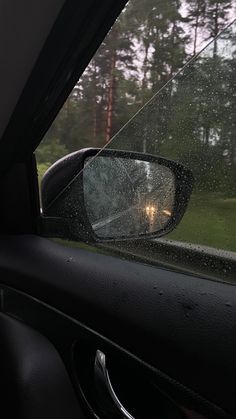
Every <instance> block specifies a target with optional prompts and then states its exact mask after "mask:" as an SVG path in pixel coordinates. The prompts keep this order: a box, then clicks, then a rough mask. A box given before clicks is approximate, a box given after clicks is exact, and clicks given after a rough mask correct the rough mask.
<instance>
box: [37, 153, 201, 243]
mask: <svg viewBox="0 0 236 419" xmlns="http://www.w3.org/2000/svg"><path fill="white" fill-rule="evenodd" d="M95 156H96V158H95ZM192 187H193V176H192V173H191V171H190V170H188V169H186V168H184V167H183V166H182V165H180V164H179V163H176V162H174V161H170V160H167V159H164V158H161V157H157V156H154V155H150V154H143V153H136V152H131V151H120V150H113V149H102V150H100V149H94V148H88V149H83V150H79V151H76V152H74V153H72V154H69V155H67V156H65V157H63V158H62V159H60V160H58V161H57V162H56V163H54V164H53V165H52V166H51V167H50V168H49V169H48V170H47V172H46V173H45V175H44V177H43V179H42V183H41V202H42V227H43V228H42V229H43V234H44V235H46V236H48V237H58V238H63V239H69V240H75V241H78V240H82V241H85V242H87V243H89V242H101V243H102V242H112V241H122V240H136V239H147V238H157V237H160V236H163V235H165V234H167V233H169V232H170V231H172V230H173V229H174V228H175V227H176V226H177V225H178V224H179V222H180V220H181V218H182V217H183V215H184V212H185V210H186V207H187V204H188V201H189V198H190V195H191V192H192Z"/></svg>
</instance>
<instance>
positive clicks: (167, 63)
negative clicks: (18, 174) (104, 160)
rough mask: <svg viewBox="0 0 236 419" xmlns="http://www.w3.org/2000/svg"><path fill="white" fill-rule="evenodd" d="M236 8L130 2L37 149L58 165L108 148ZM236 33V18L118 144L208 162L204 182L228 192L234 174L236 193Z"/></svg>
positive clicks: (234, 1) (165, 0) (231, 4)
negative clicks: (72, 155)
mask: <svg viewBox="0 0 236 419" xmlns="http://www.w3.org/2000/svg"><path fill="white" fill-rule="evenodd" d="M235 7H236V0H218V1H214V0H188V1H179V0H161V1H158V0H130V1H129V2H128V4H127V6H126V9H125V10H124V12H123V13H122V14H121V15H120V17H119V18H118V20H117V22H116V23H115V25H114V26H113V28H112V29H111V30H110V32H109V34H108V35H107V37H106V38H105V40H104V41H103V43H102V45H101V46H100V48H99V49H98V51H97V53H96V54H95V56H94V58H93V59H92V61H91V62H90V64H89V66H88V67H87V69H86V71H85V72H84V74H83V76H82V77H81V79H80V80H79V81H78V83H77V84H76V86H75V87H74V89H73V91H72V93H71V95H70V96H69V98H68V100H67V101H66V103H65V105H64V107H63V108H62V110H61V111H60V113H59V115H58V117H57V118H56V120H55V122H54V124H53V125H52V127H51V128H50V129H49V131H48V133H47V135H46V137H45V139H44V141H43V143H42V144H41V146H40V147H39V149H38V150H37V160H38V162H39V163H41V164H45V165H49V164H51V163H53V162H54V161H55V160H57V159H58V158H59V157H61V156H63V155H65V154H67V153H69V152H72V151H74V150H78V149H80V148H83V147H88V146H92V147H101V146H103V145H105V144H106V143H107V142H108V141H109V140H110V139H111V138H112V137H113V136H114V134H116V133H117V132H118V131H119V130H120V129H121V128H122V127H123V126H124V124H125V123H126V122H127V121H128V120H129V119H130V118H131V117H132V116H133V115H135V113H136V112H137V111H139V109H140V108H142V106H143V105H145V103H147V102H148V101H149V100H150V99H151V98H152V97H153V95H154V94H156V92H157V91H159V90H160V89H161V88H162V87H163V86H164V85H165V84H166V83H167V82H168V80H170V79H171V78H172V77H173V76H174V75H175V74H176V73H178V71H179V70H180V69H181V68H182V67H183V66H184V65H185V64H186V63H187V62H188V61H189V60H190V59H191V58H192V57H194V56H195V55H196V54H197V53H198V52H199V51H200V49H201V48H202V47H203V46H204V45H206V44H207V43H208V42H209V41H210V40H211V39H213V38H215V37H216V36H217V35H218V34H220V32H221V31H222V30H223V29H224V28H225V27H226V26H227V24H228V23H229V22H231V21H232V20H233V17H234V15H235ZM235 34H236V29H235V25H232V26H231V27H230V28H228V29H227V30H226V31H225V33H223V34H222V35H220V37H219V38H218V39H216V40H215V41H213V43H212V45H211V46H210V47H208V49H209V52H207V50H208V49H207V50H206V52H207V53H205V54H204V53H202V54H201V55H200V57H199V58H198V59H197V60H196V61H194V62H193V63H192V64H190V66H187V67H186V71H184V72H183V74H182V75H181V76H178V78H177V79H176V80H175V81H173V82H172V83H170V84H169V85H168V86H167V87H166V88H165V89H163V90H162V92H161V93H160V95H158V96H157V98H158V99H157V98H154V99H153V100H152V101H151V102H150V103H149V105H147V106H146V107H144V109H143V110H142V111H141V112H140V113H139V115H138V116H137V117H136V118H134V119H133V122H131V123H130V124H128V125H127V126H126V128H125V129H124V130H123V131H122V135H121V134H120V140H119V138H118V140H117V143H116V147H118V145H120V147H121V146H122V148H126V149H135V150H137V151H147V152H153V153H158V154H162V155H166V156H168V157H171V158H175V159H178V160H181V161H182V162H184V163H185V164H186V165H188V166H192V168H193V169H194V170H193V171H195V172H196V171H197V169H198V168H199V165H200V163H199V162H200V160H201V176H200V177H199V182H200V184H201V183H202V185H203V184H204V182H205V184H206V185H207V186H206V187H207V188H208V189H209V187H210V185H211V188H210V189H212V188H213V190H214V188H215V187H214V184H215V185H216V184H218V188H221V189H222V188H223V189H225V182H223V181H221V182H220V179H221V180H222V179H223V178H224V179H225V178H227V189H228V190H230V191H231V193H233V189H234V186H233V185H234V182H235V166H236V126H235V123H236V121H235V115H236V53H235V52H234V51H235V48H236V35H235ZM227 48H228V49H227ZM118 137H119V136H118ZM190 154H191V156H190ZM190 162H191V164H190ZM209 167H211V168H212V170H210V172H211V174H210V175H209ZM213 172H214V178H213ZM208 178H209V179H208ZM231 178H232V182H231ZM206 179H208V180H209V181H208V184H207V182H206ZM212 185H213V186H212ZM203 188H204V185H203ZM216 189H217V188H216Z"/></svg>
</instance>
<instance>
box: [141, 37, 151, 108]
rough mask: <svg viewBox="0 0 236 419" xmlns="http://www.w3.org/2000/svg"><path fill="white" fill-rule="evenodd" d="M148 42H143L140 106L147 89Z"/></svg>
mask: <svg viewBox="0 0 236 419" xmlns="http://www.w3.org/2000/svg"><path fill="white" fill-rule="evenodd" d="M149 46H150V44H149V42H146V41H145V53H144V60H143V78H142V105H144V100H145V97H144V96H145V89H146V87H147V64H148V51H149Z"/></svg>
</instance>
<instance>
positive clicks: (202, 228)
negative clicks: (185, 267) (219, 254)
mask: <svg viewBox="0 0 236 419" xmlns="http://www.w3.org/2000/svg"><path fill="white" fill-rule="evenodd" d="M166 238H168V239H173V240H181V241H185V242H190V243H194V244H199V245H201V244H202V245H206V246H211V247H215V248H218V249H224V250H230V251H234V252H236V198H228V199H223V198H221V197H219V196H217V195H213V194H212V195H199V196H197V195H195V196H194V195H193V196H192V198H191V200H190V203H189V206H188V208H187V211H186V213H185V215H184V217H183V219H182V221H181V222H180V224H179V226H178V227H177V228H176V230H174V231H173V232H172V233H171V234H169V235H168V236H166Z"/></svg>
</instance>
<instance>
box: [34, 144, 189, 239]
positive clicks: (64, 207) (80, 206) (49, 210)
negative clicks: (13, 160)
mask: <svg viewBox="0 0 236 419" xmlns="http://www.w3.org/2000/svg"><path fill="white" fill-rule="evenodd" d="M98 153H99V156H107V157H118V158H126V159H138V160H143V161H146V162H151V163H158V164H159V165H162V166H165V167H167V168H169V169H170V170H171V171H172V173H173V174H174V176H175V187H176V189H175V203H174V208H173V214H172V216H171V218H170V220H169V222H168V223H167V225H166V226H165V228H163V229H161V230H159V231H158V232H151V233H147V234H140V235H137V236H135V237H126V236H122V237H119V239H117V238H114V237H109V238H102V239H101V238H99V237H98V236H97V235H96V234H95V232H94V230H93V228H92V226H91V223H90V221H89V218H88V216H87V211H86V206H85V202H84V188H83V168H84V166H85V164H87V163H86V161H87V159H91V161H92V158H93V157H95V156H96V155H97V154H98ZM88 164H90V163H88ZM192 188H193V176H192V173H191V171H190V170H189V169H186V168H185V167H183V166H182V165H181V164H179V163H176V162H174V161H170V160H167V159H164V158H162V157H157V156H154V155H150V154H143V153H136V152H132V151H120V150H115V149H114V150H113V149H103V150H100V149H95V148H87V149H82V150H79V151H76V152H74V153H71V154H69V155H67V156H65V157H63V158H62V159H60V160H58V161H57V162H56V163H54V164H53V165H52V166H51V167H50V168H49V169H48V170H47V172H46V173H45V175H44V177H43V179H42V183H41V203H42V218H41V220H42V223H41V226H42V234H43V235H45V236H47V237H57V238H62V239H68V240H75V241H78V240H79V241H80V240H81V241H85V242H109V241H122V240H136V239H146V238H157V237H160V236H163V235H165V234H167V233H169V232H170V231H172V230H173V229H174V228H175V227H176V226H177V225H178V224H179V222H180V220H181V219H182V217H183V215H184V213H185V210H186V207H187V204H188V201H189V198H190V195H191V192H192Z"/></svg>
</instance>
